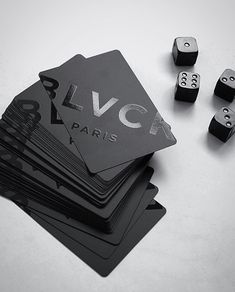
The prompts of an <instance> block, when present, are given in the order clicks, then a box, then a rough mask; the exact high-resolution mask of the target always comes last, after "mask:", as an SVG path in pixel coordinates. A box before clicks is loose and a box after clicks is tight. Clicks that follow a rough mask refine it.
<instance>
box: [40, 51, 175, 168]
mask: <svg viewBox="0 0 235 292" xmlns="http://www.w3.org/2000/svg"><path fill="white" fill-rule="evenodd" d="M46 74H47V76H46V75H45V74H44V73H40V78H41V80H42V81H43V82H44V84H45V82H47V84H48V82H49V83H50V84H51V86H47V90H48V87H51V95H52V94H53V96H54V98H53V103H54V105H55V107H56V109H57V111H58V113H59V115H60V117H61V118H62V120H63V122H64V124H65V126H66V128H67V130H68V131H69V133H70V135H71V137H72V139H73V141H74V143H75V145H76V146H77V148H78V149H79V152H80V153H81V155H82V157H83V159H84V161H85V163H86V165H87V167H88V168H89V170H90V171H91V172H93V173H96V172H99V171H102V170H104V169H107V168H111V167H114V166H116V165H118V164H121V163H124V162H126V161H129V160H133V159H135V158H137V157H140V156H143V155H146V154H148V153H152V152H155V151H157V150H160V149H162V148H165V147H167V146H171V145H173V144H175V143H176V140H175V138H174V136H173V134H172V133H171V131H170V127H169V125H168V124H167V123H166V122H165V121H164V120H163V119H162V117H161V116H160V114H159V112H158V111H157V109H156V108H155V106H154V104H153V103H152V102H151V100H150V98H149V97H148V95H147V93H146V92H145V90H144V89H143V87H142V86H141V84H140V83H139V81H138V80H137V78H136V76H135V75H134V73H133V71H132V70H131V69H130V67H129V65H128V64H127V63H126V61H125V59H124V58H123V56H122V55H121V53H120V52H119V51H112V52H109V53H105V54H102V55H98V56H95V57H92V58H90V59H87V60H79V62H78V63H77V66H73V70H66V72H65V71H64V72H63V70H59V71H57V70H55V71H50V74H49V73H48V71H47V73H46Z"/></svg>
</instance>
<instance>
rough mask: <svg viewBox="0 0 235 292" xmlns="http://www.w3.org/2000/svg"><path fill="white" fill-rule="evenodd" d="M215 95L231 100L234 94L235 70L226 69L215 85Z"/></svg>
mask: <svg viewBox="0 0 235 292" xmlns="http://www.w3.org/2000/svg"><path fill="white" fill-rule="evenodd" d="M214 92H215V95H217V96H219V97H221V98H223V99H225V100H227V101H229V102H232V101H233V99H234V96H235V71H233V70H231V69H226V70H225V71H224V72H223V74H222V75H221V76H220V78H219V80H218V81H217V84H216V87H215V91H214Z"/></svg>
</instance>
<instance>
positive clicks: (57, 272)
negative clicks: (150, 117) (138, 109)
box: [0, 0, 235, 292]
mask: <svg viewBox="0 0 235 292" xmlns="http://www.w3.org/2000/svg"><path fill="white" fill-rule="evenodd" d="M234 3H235V2H234V0H231V1H228V0H227V1H225V0H224V1H205V0H204V1H203V0H198V1H170V0H164V1H147V0H146V1H120V0H119V1H69V0H67V1H59V0H57V1H45V0H41V1H32V0H31V1H9V0H8V1H3V0H1V1H0V4H1V5H0V110H1V113H2V112H3V111H4V109H5V108H6V106H7V105H8V104H9V103H10V102H11V100H12V99H13V97H14V96H15V95H16V94H17V93H19V92H21V91H22V90H23V89H25V88H26V87H28V86H29V85H30V84H32V83H33V82H35V81H36V80H37V74H38V72H39V71H42V70H44V69H48V68H50V67H54V66H58V65H59V64H61V63H62V62H64V61H65V60H67V59H69V58H70V57H72V56H73V55H75V54H77V53H80V54H83V55H84V56H86V57H89V56H92V55H95V54H99V53H102V52H105V51H109V50H113V49H119V50H121V52H122V53H123V55H124V57H125V58H126V59H127V61H128V62H129V64H130V65H131V67H132V68H133V70H134V72H135V73H136V75H137V77H138V78H139V79H140V81H141V83H142V84H143V86H144V87H145V89H146V90H147V92H148V93H149V95H150V97H151V99H152V100H153V101H154V103H155V105H156V106H157V107H158V108H159V110H160V112H161V113H162V115H163V117H164V118H165V119H166V121H167V122H169V123H170V124H171V125H172V130H173V132H174V134H175V136H176V137H177V139H178V144H177V145H176V146H174V147H171V148H169V149H166V150H164V151H161V152H159V154H158V155H155V157H154V160H153V162H152V164H153V166H154V167H155V170H156V172H155V174H154V176H153V179H152V182H153V183H154V184H156V185H157V186H159V188H160V192H159V195H158V200H159V202H160V203H162V204H163V205H164V206H165V207H166V208H167V211H168V213H167V215H166V216H165V217H164V218H163V220H161V222H160V223H159V224H158V225H157V226H156V227H155V228H154V229H153V230H152V231H151V232H150V233H149V234H148V235H147V236H146V237H145V238H144V239H143V240H142V241H141V242H140V243H139V244H138V246H137V247H135V248H134V250H133V251H132V252H131V253H130V254H129V255H128V256H127V258H125V260H124V261H123V262H122V263H121V264H120V265H119V266H118V267H117V268H116V269H115V270H114V272H113V273H112V274H111V275H110V276H109V277H108V278H101V277H100V276H99V275H97V274H96V273H95V272H93V270H91V269H90V268H89V267H88V266H87V265H85V264H84V263H83V262H82V261H81V260H79V259H78V258H77V257H76V256H74V255H73V254H72V253H71V252H70V251H69V250H67V249H66V248H65V247H64V246H62V244H61V243H59V242H58V241H57V240H55V239H54V238H53V237H52V236H51V235H50V234H49V233H47V232H46V231H44V230H43V229H42V228H41V227H40V226H39V225H37V223H35V222H34V221H33V220H32V219H31V218H29V217H28V216H27V215H26V214H24V213H23V212H22V211H21V210H20V209H19V208H17V207H15V206H14V205H13V204H12V203H11V202H8V201H7V200H5V199H3V198H0V236H1V239H0V291H1V292H14V291H17V292H21V291H22V292H26V291H30V292H32V291H61V292H64V291H66V292H67V291H68V292H70V291H90V292H91V291H161V292H163V291H167V292H170V291H174V292H175V291H180V292H181V291H195V292H198V291H206V292H210V291H213V292H214V291H220V292H221V291H223V292H226V291H235V253H234V246H235V223H234V219H235V181H234V179H235V173H234V169H235V137H233V138H232V139H231V140H230V141H229V142H228V143H226V144H225V145H223V144H222V143H220V142H219V141H218V140H217V139H215V138H214V137H212V136H210V135H208V134H207V128H208V125H209V122H210V120H211V118H212V116H213V115H214V113H215V112H216V111H217V110H218V109H219V108H220V107H221V106H222V105H227V103H226V102H224V101H222V100H220V99H218V98H215V97H213V89H214V86H215V83H216V81H217V79H218V77H219V75H220V74H221V73H222V71H223V70H224V69H225V68H227V67H231V68H234V69H235V62H234V61H235V37H234V27H235V20H234V8H235V5H234ZM191 35H192V36H195V37H196V38H197V40H198V44H199V48H200V55H199V58H198V61H197V64H196V66H195V68H194V70H195V72H198V73H200V74H201V78H202V79H201V89H200V95H199V97H198V100H197V102H196V104H195V105H186V104H182V103H176V102H174V99H173V91H174V84H175V80H176V75H177V73H178V71H179V70H180V69H179V68H176V67H175V66H174V64H173V62H172V59H171V55H170V52H171V47H172V43H173V39H174V37H176V36H191ZM231 107H232V108H233V109H235V104H234V103H233V104H232V105H231Z"/></svg>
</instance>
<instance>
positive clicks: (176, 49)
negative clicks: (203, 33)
mask: <svg viewBox="0 0 235 292" xmlns="http://www.w3.org/2000/svg"><path fill="white" fill-rule="evenodd" d="M172 55H173V59H174V61H175V64H176V65H177V66H193V65H194V64H195V63H196V61H197V56H198V46H197V41H196V39H195V38H193V37H179V38H176V39H175V40H174V44H173V49H172Z"/></svg>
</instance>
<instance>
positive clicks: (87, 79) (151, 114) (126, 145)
mask: <svg viewBox="0 0 235 292" xmlns="http://www.w3.org/2000/svg"><path fill="white" fill-rule="evenodd" d="M39 77H40V80H39V81H37V82H36V83H34V84H33V85H31V86H30V87H29V88H27V89H26V90H24V91H23V92H22V93H20V94H19V95H17V96H16V97H15V98H14V99H13V101H12V102H11V104H10V105H9V106H8V107H7V109H6V110H5V112H4V113H3V115H2V119H1V120H0V133H1V135H0V152H1V155H0V189H1V195H2V196H3V197H5V198H8V199H10V200H11V201H12V202H14V203H15V204H16V205H17V206H19V207H20V208H21V209H22V210H23V211H25V212H26V213H27V214H28V215H29V216H31V217H32V218H33V219H34V220H35V221H36V222H38V223H39V224H40V225H41V226H42V227H43V228H44V229H45V230H47V231H48V232H50V233H51V234H52V235H53V236H54V237H55V238H56V239H58V240H59V241H60V242H61V243H62V244H63V245H64V246H66V247H67V248H68V249H70V250H71V251H72V252H73V253H74V254H75V255H77V256H78V257H79V258H81V259H82V260H83V261H84V262H85V263H87V264H88V265H89V266H90V267H91V268H93V269H94V270H95V271H96V272H97V273H99V274H100V275H102V276H107V275H108V274H109V273H110V272H111V271H112V270H113V269H114V268H115V267H116V266H117V265H118V264H119V263H120V262H121V260H122V259H123V258H124V257H125V256H126V255H127V254H128V253H129V252H130V251H131V249H132V248H133V247H134V246H135V245H136V244H137V243H138V242H139V241H140V240H141V239H142V238H143V237H144V236H145V235H146V234H147V233H148V231H149V230H150V229H151V228H152V227H153V226H154V225H155V224H156V223H157V222H158V221H159V220H160V219H161V217H162V216H164V214H165V212H166V210H165V208H164V207H163V206H161V205H160V204H159V203H157V202H156V201H155V200H154V197H155V196H156V194H157V193H158V188H157V187H156V186H154V185H152V184H151V183H150V180H151V177H152V175H153V172H154V170H153V169H152V168H151V167H149V166H148V162H149V160H150V159H151V157H152V155H153V153H154V152H156V151H159V150H161V149H163V148H166V147H168V146H171V145H174V144H175V143H176V139H175V137H174V136H173V134H172V132H171V128H170V126H169V125H168V124H167V123H166V122H165V121H164V120H163V118H162V117H161V115H160V114H159V112H158V111H157V109H156V108H155V106H154V104H153V103H152V102H151V100H150V98H149V97H148V95H147V93H146V92H145V90H144V89H143V87H142V86H141V84H140V83H139V81H138V80H137V78H136V76H135V74H134V73H133V71H132V70H131V68H130V67H129V65H128V64H127V62H126V61H125V59H124V57H123V56H122V54H121V53H120V52H119V51H117V50H115V51H111V52H107V53H104V54H101V55H97V56H93V57H90V58H87V59H86V58H85V57H83V56H82V55H75V56H74V57H73V58H71V59H70V60H68V61H67V62H65V63H64V64H63V65H61V66H60V67H57V68H53V69H49V70H46V71H43V72H41V73H40V74H39Z"/></svg>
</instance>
